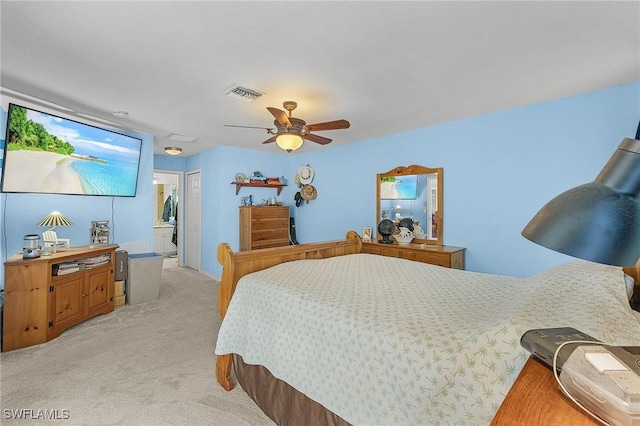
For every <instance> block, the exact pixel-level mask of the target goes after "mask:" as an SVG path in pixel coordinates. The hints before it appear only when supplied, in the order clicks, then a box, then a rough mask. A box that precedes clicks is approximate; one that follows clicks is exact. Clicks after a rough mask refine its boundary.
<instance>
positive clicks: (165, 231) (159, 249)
mask: <svg viewBox="0 0 640 426" xmlns="http://www.w3.org/2000/svg"><path fill="white" fill-rule="evenodd" d="M153 251H155V252H156V253H160V254H164V255H171V254H176V253H178V246H176V245H175V244H173V226H154V227H153Z"/></svg>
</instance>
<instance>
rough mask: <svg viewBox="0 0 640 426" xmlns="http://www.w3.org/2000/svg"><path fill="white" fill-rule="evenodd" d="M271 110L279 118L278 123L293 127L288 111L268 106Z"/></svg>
mask: <svg viewBox="0 0 640 426" xmlns="http://www.w3.org/2000/svg"><path fill="white" fill-rule="evenodd" d="M267 109H268V110H269V112H270V113H271V114H273V116H274V117H275V118H276V120H278V123H280V124H282V125H283V126H287V127H291V122H290V121H289V117H287V113H286V112H284V111H282V110H281V109H278V108H273V107H267Z"/></svg>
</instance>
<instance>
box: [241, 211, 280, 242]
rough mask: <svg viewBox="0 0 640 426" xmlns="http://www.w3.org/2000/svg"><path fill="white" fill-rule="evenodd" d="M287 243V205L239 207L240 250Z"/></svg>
mask: <svg viewBox="0 0 640 426" xmlns="http://www.w3.org/2000/svg"><path fill="white" fill-rule="evenodd" d="M286 245H289V207H288V206H246V207H240V251H247V250H255V249H261V248H268V247H279V246H286Z"/></svg>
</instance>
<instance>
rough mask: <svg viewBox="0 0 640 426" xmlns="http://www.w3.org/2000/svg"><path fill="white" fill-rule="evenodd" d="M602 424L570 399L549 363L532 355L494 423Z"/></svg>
mask: <svg viewBox="0 0 640 426" xmlns="http://www.w3.org/2000/svg"><path fill="white" fill-rule="evenodd" d="M525 425H527V426H528V425H535V426H557V425H563V426H568V425H589V426H591V425H600V423H598V422H597V421H596V420H594V419H593V418H591V417H590V416H589V415H588V414H585V413H583V412H582V411H581V410H580V409H579V408H578V407H576V406H575V405H574V404H573V403H572V402H571V401H570V400H569V399H567V398H566V397H565V396H564V395H563V394H562V392H561V391H560V389H559V388H558V384H557V382H556V379H555V377H553V372H552V371H551V369H550V368H549V367H547V365H546V364H544V363H542V362H541V361H538V360H537V359H536V358H534V357H530V358H529V359H528V360H527V362H526V364H525V365H524V368H523V369H522V371H521V372H520V375H518V378H517V379H516V381H515V383H514V384H513V386H512V387H511V390H510V391H509V393H508V394H507V396H506V398H505V399H504V401H503V402H502V405H501V406H500V409H499V410H498V412H497V413H496V416H495V417H494V418H493V421H492V422H491V426H525Z"/></svg>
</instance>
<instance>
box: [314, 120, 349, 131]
mask: <svg viewBox="0 0 640 426" xmlns="http://www.w3.org/2000/svg"><path fill="white" fill-rule="evenodd" d="M349 126H351V123H349V122H348V121H347V120H335V121H327V122H325V123H316V124H307V128H308V129H309V130H310V131H316V132H317V131H318V130H336V129H348V128H349Z"/></svg>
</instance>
